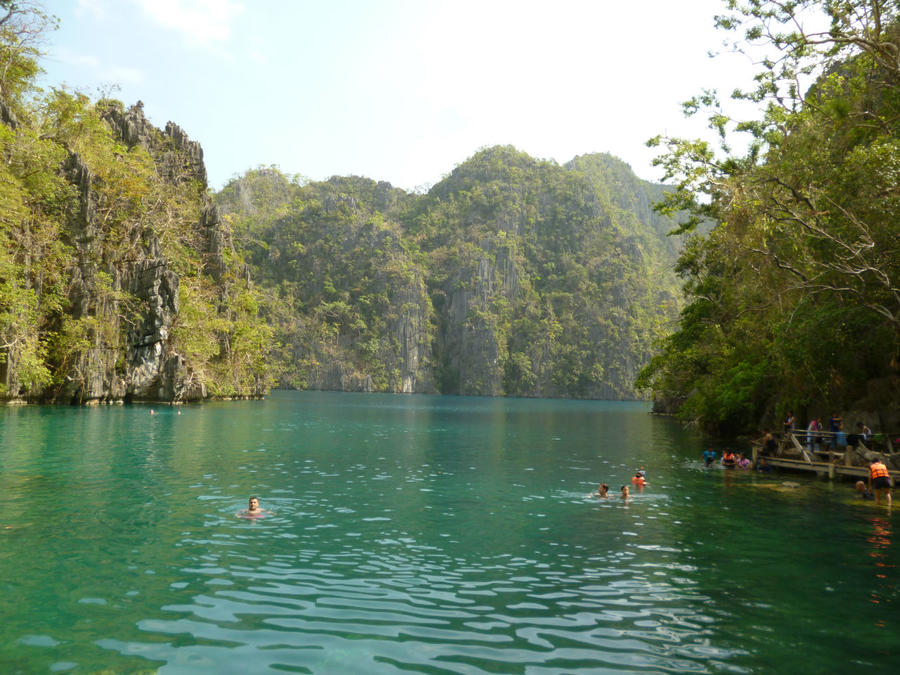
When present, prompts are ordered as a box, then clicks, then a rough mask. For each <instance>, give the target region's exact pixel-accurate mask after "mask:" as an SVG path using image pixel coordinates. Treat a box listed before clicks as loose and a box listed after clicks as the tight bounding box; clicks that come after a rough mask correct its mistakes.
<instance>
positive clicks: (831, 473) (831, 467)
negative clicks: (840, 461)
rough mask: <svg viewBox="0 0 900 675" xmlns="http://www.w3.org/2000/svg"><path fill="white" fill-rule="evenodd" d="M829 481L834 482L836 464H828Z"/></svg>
mask: <svg viewBox="0 0 900 675" xmlns="http://www.w3.org/2000/svg"><path fill="white" fill-rule="evenodd" d="M828 480H834V462H833V461H831V462H829V463H828Z"/></svg>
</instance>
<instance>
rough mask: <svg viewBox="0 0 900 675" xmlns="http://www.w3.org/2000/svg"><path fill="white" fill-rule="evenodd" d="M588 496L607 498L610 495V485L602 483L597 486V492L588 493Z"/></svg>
mask: <svg viewBox="0 0 900 675" xmlns="http://www.w3.org/2000/svg"><path fill="white" fill-rule="evenodd" d="M588 497H600V499H606V498H607V497H609V485H607V484H606V483H601V484H600V486H599V487H598V488H597V491H596V492H592V493H591V494H589V495H588Z"/></svg>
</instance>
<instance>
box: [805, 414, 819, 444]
mask: <svg viewBox="0 0 900 675" xmlns="http://www.w3.org/2000/svg"><path fill="white" fill-rule="evenodd" d="M818 437H819V423H818V422H816V418H815V417H813V418H812V419H810V420H809V426H808V427H806V447H807V448H808V449H809V451H810V452H812V451H813V450H815V449H816V443H817V442H818V440H819V438H818Z"/></svg>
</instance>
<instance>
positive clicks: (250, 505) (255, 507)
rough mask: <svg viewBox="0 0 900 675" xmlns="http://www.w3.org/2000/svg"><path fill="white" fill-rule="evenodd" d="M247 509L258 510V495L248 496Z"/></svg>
mask: <svg viewBox="0 0 900 675" xmlns="http://www.w3.org/2000/svg"><path fill="white" fill-rule="evenodd" d="M247 510H248V511H259V497H250V501H249V502H248V509H247Z"/></svg>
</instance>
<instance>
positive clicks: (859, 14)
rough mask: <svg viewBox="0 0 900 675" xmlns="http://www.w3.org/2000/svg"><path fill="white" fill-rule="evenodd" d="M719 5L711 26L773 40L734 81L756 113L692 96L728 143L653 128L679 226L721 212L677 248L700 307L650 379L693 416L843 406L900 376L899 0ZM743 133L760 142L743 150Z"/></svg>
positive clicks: (729, 419) (738, 420)
mask: <svg viewBox="0 0 900 675" xmlns="http://www.w3.org/2000/svg"><path fill="white" fill-rule="evenodd" d="M726 6H727V9H728V10H729V12H728V13H727V14H723V15H722V16H720V17H718V18H717V24H718V25H719V26H720V27H721V28H723V29H725V30H727V31H737V32H739V33H740V34H741V38H740V42H739V43H738V47H739V48H740V49H743V50H751V49H753V48H754V47H755V46H762V47H763V48H764V49H765V50H766V51H765V56H764V58H762V60H761V65H762V69H761V70H760V72H759V74H758V75H757V77H756V80H755V82H754V84H753V86H752V87H750V88H748V89H736V90H735V92H734V94H733V96H734V97H735V98H738V99H749V100H751V101H754V102H757V103H759V104H760V105H761V115H760V116H759V117H758V118H757V119H749V120H733V119H730V118H728V117H727V116H726V115H725V114H724V113H723V112H722V109H721V108H720V107H719V106H718V102H717V99H716V97H715V96H714V95H712V94H710V93H707V94H706V95H704V96H702V97H699V98H698V99H695V100H693V101H691V102H689V104H688V109H689V111H690V112H699V111H706V112H707V113H708V114H709V118H710V121H711V126H713V127H714V128H715V129H716V130H717V131H719V133H720V138H721V140H722V143H721V146H720V147H719V148H714V147H713V146H712V145H710V144H707V143H703V142H699V141H690V140H685V139H661V138H659V139H654V142H655V143H659V144H665V147H666V148H667V152H666V154H664V155H663V156H662V157H661V158H660V159H659V163H660V164H661V165H662V166H664V167H665V168H666V170H667V172H668V175H669V177H671V178H674V179H675V180H676V182H677V185H678V189H677V190H676V191H674V192H673V193H672V194H671V195H670V196H669V198H668V200H667V202H664V203H663V204H662V205H661V207H660V208H661V209H662V210H663V211H666V210H671V209H673V208H680V209H687V210H688V211H689V212H690V213H691V215H692V217H691V218H690V219H688V220H686V222H685V223H684V225H683V228H684V229H691V228H692V227H694V226H695V224H696V223H697V222H699V221H700V220H702V219H714V220H715V221H716V222H717V223H718V225H717V227H716V229H715V230H714V231H713V232H712V233H711V234H710V235H709V236H708V237H705V238H702V239H699V240H697V241H695V242H694V243H693V244H692V245H691V246H690V247H689V248H688V249H687V250H686V252H685V254H684V256H683V257H682V260H681V264H680V268H679V269H680V273H681V275H682V277H683V278H684V280H685V290H686V292H687V296H688V299H689V304H688V305H687V306H686V307H685V309H684V310H683V312H682V317H681V323H680V326H679V329H678V331H677V332H676V333H675V334H673V335H672V336H671V337H670V338H669V339H668V340H667V341H666V343H665V346H664V351H663V353H662V354H661V355H660V356H658V357H657V358H656V359H654V361H653V362H652V363H651V365H650V366H649V367H648V369H646V370H645V371H644V372H643V374H642V377H641V379H640V381H639V384H640V385H641V386H646V387H649V388H651V389H653V390H654V391H655V392H656V394H657V395H658V396H660V397H662V398H665V399H667V400H669V401H671V402H673V403H675V404H676V405H678V406H680V410H681V412H682V414H683V415H685V416H686V417H689V418H691V419H696V420H699V421H701V422H705V423H709V424H717V425H720V426H724V427H727V428H730V429H741V428H746V427H748V426H753V425H755V424H757V422H758V421H759V420H760V419H761V418H764V417H765V416H767V415H772V414H774V413H776V412H780V410H783V409H785V408H788V407H794V408H797V409H801V408H803V407H807V406H809V407H817V406H818V407H824V406H826V405H827V406H829V407H840V406H844V405H850V404H852V403H853V402H854V401H855V400H857V399H859V398H861V397H862V396H863V395H864V393H865V388H866V384H867V382H869V381H871V380H873V379H875V378H879V377H880V378H884V377H893V376H896V375H897V367H898V355H900V352H898V350H900V255H898V249H897V223H898V222H900V209H898V207H900V202H898V198H900V180H898V179H900V171H898V169H900V164H898V161H900V160H898V158H900V154H898V150H900V147H898V131H900V89H898V84H900V62H898V54H900V27H898V23H897V18H898V16H897V15H898V9H900V5H898V3H896V2H883V1H876V0H854V1H851V2H847V1H845V2H826V1H821V2H812V1H806V2H760V1H754V2H746V3H740V2H734V1H729V2H727V3H726ZM807 26H814V28H807ZM815 27H818V28H815ZM804 83H807V84H808V86H804ZM740 132H743V133H745V134H748V135H749V138H750V142H749V144H748V145H747V150H746V151H745V152H742V153H737V152H734V151H732V150H731V147H732V143H731V135H732V134H733V133H740Z"/></svg>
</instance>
